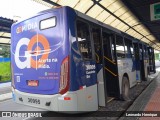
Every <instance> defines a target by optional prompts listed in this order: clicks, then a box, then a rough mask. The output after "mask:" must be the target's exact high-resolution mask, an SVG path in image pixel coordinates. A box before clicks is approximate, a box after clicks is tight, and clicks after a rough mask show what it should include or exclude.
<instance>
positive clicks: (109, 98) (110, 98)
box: [107, 97, 115, 103]
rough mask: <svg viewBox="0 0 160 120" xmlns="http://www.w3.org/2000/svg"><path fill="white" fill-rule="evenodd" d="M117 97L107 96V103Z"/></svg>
mask: <svg viewBox="0 0 160 120" xmlns="http://www.w3.org/2000/svg"><path fill="white" fill-rule="evenodd" d="M114 99H115V98H114V97H108V98H107V103H109V102H111V101H112V100H114Z"/></svg>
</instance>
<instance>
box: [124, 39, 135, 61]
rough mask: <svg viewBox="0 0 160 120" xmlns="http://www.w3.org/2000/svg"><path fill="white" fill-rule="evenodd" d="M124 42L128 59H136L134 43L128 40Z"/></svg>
mask: <svg viewBox="0 0 160 120" xmlns="http://www.w3.org/2000/svg"><path fill="white" fill-rule="evenodd" d="M124 41H125V53H126V58H134V54H133V45H132V41H131V40H129V39H127V38H125V39H124Z"/></svg>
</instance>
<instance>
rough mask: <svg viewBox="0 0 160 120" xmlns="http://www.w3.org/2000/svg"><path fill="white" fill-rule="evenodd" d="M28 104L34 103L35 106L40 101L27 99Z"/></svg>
mask: <svg viewBox="0 0 160 120" xmlns="http://www.w3.org/2000/svg"><path fill="white" fill-rule="evenodd" d="M28 102H29V103H35V104H40V100H38V99H33V98H28Z"/></svg>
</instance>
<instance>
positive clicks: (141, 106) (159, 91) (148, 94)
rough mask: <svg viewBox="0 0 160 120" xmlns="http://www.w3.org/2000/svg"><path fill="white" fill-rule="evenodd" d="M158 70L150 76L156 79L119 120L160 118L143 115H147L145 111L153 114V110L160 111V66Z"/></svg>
mask: <svg viewBox="0 0 160 120" xmlns="http://www.w3.org/2000/svg"><path fill="white" fill-rule="evenodd" d="M156 71H157V72H156V74H153V75H150V76H149V78H150V79H151V80H152V79H154V78H155V79H154V80H153V81H152V82H151V83H150V84H149V86H148V87H147V88H146V89H145V90H144V91H143V92H142V94H141V95H140V96H139V97H138V98H137V99H136V100H135V101H134V103H133V104H132V105H131V106H130V107H129V108H128V110H127V111H126V113H125V114H124V115H123V117H121V118H120V119H119V120H138V119H139V120H160V118H158V117H156V118H155V117H154V118H153V117H141V116H145V115H144V114H143V113H145V114H149V115H151V114H152V112H153V111H160V68H158V69H156ZM129 114H131V117H130V116H128V115H129ZM134 115H135V116H134Z"/></svg>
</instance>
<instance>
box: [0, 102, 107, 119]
mask: <svg viewBox="0 0 160 120" xmlns="http://www.w3.org/2000/svg"><path fill="white" fill-rule="evenodd" d="M0 111H1V112H4V111H12V113H13V111H15V112H16V111H17V112H21V113H22V112H24V113H25V111H28V112H35V113H36V112H41V115H42V118H40V117H38V118H23V117H14V118H13V117H1V118H0V120H67V119H69V120H72V119H73V120H75V117H74V116H72V115H71V114H70V115H68V114H67V115H66V114H63V113H56V112H51V111H46V110H43V109H38V108H34V107H30V106H25V105H21V104H17V103H15V102H14V101H13V100H12V99H9V100H5V101H3V102H0ZM1 112H0V114H1ZM83 115H84V114H82V117H77V116H76V119H78V120H93V119H95V117H91V116H89V117H85V116H84V117H83ZM43 116H50V117H43ZM52 116H55V117H52ZM79 116H81V115H79ZM100 118H103V117H100ZM104 119H106V118H105V117H104Z"/></svg>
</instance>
